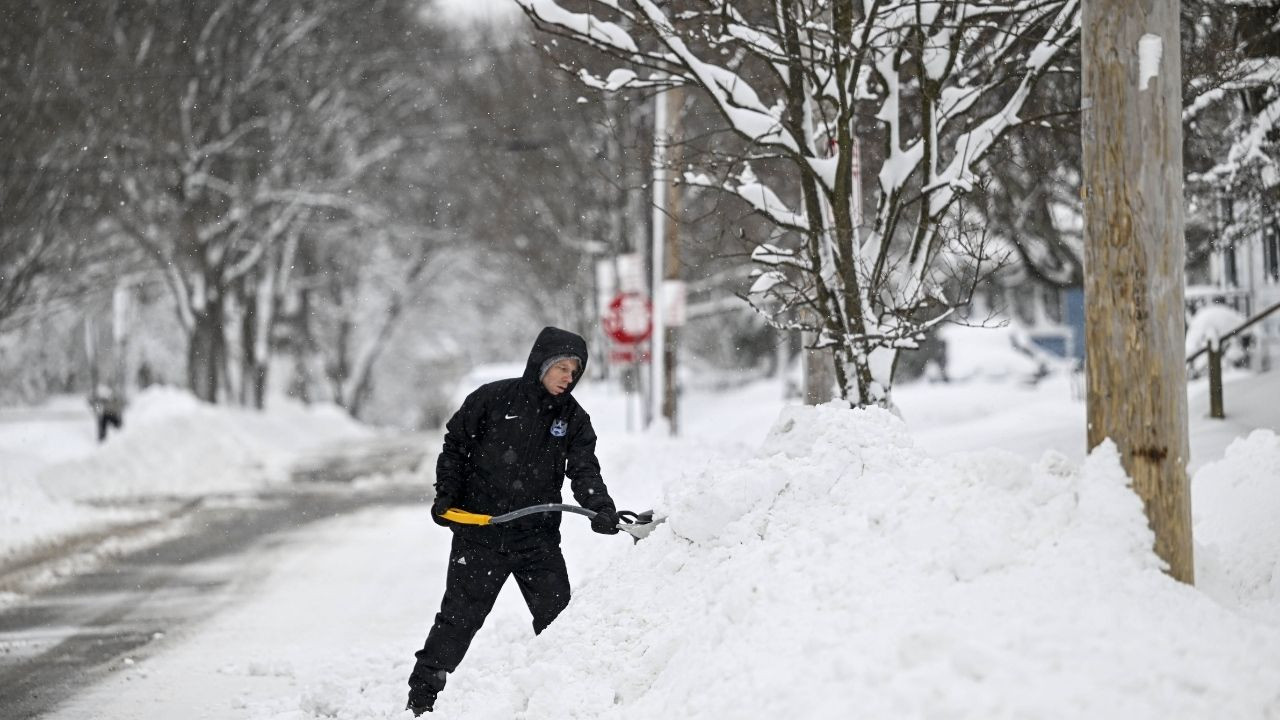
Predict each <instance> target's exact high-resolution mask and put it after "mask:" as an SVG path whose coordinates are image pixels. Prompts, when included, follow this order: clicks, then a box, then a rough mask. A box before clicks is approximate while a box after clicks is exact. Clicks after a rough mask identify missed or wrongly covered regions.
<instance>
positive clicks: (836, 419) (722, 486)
mask: <svg viewBox="0 0 1280 720" xmlns="http://www.w3.org/2000/svg"><path fill="white" fill-rule="evenodd" d="M664 509H665V511H666V512H668V513H669V517H670V519H669V520H668V522H667V523H666V525H664V526H663V527H661V528H660V529H659V530H658V531H657V532H655V533H654V534H653V535H652V536H651V537H650V538H649V539H647V540H645V541H644V542H642V543H640V544H639V545H636V546H635V547H634V548H628V549H627V551H625V552H619V553H618V554H617V555H615V556H614V557H613V563H612V567H607V568H602V569H601V571H600V572H597V573H596V574H595V575H594V576H592V577H590V578H587V579H586V580H585V581H584V582H582V583H581V584H580V585H579V587H578V589H577V590H576V591H575V596H574V598H573V601H572V603H571V604H570V607H569V609H568V610H566V611H565V613H564V614H563V615H562V616H561V618H560V619H559V620H558V621H557V622H556V623H555V624H554V625H553V626H552V627H551V628H550V629H549V630H548V631H547V632H545V633H544V634H543V635H542V636H541V637H540V638H538V639H537V640H532V639H526V640H524V641H519V640H517V639H515V638H513V642H510V643H503V644H502V645H501V646H498V647H494V646H493V645H489V646H488V647H473V648H472V652H471V655H470V656H469V657H468V659H467V661H466V662H464V664H463V667H462V668H461V669H460V670H459V672H458V673H456V674H455V676H454V677H453V678H451V685H450V687H449V688H448V689H447V690H446V691H445V694H444V695H443V696H442V699H441V703H440V705H439V707H438V710H437V714H438V715H439V716H441V717H468V718H510V717H522V718H528V719H530V720H532V719H535V718H649V717H681V718H722V717H769V716H773V715H776V714H786V715H787V716H793V717H805V718H827V717H848V716H849V715H850V713H854V714H856V715H857V716H858V717H869V718H901V717H974V718H985V717H1126V718H1132V717H1165V716H1179V717H1261V716H1266V715H1267V714H1268V713H1273V714H1274V713H1280V690H1277V688H1280V630H1278V629H1277V628H1275V627H1273V626H1270V627H1269V626H1262V627H1260V626H1258V625H1257V624H1256V623H1254V622H1251V621H1249V620H1247V619H1246V618H1243V617H1241V616H1238V615H1236V614H1234V613H1232V612H1230V611H1227V610H1225V609H1223V608H1222V607H1221V606H1219V605H1217V604H1215V603H1214V602H1213V601H1211V600H1209V599H1208V598H1207V597H1206V596H1205V595H1203V594H1201V593H1200V592H1198V591H1196V590H1195V589H1192V588H1188V587H1185V586H1182V585H1179V584H1177V583H1175V582H1173V581H1172V580H1170V579H1168V578H1167V577H1166V576H1164V575H1163V574H1162V573H1161V572H1160V570H1159V567H1158V566H1159V563H1158V560H1157V559H1156V557H1155V556H1154V554H1153V553H1152V552H1151V551H1150V549H1149V548H1150V546H1151V542H1152V536H1151V533H1150V531H1149V530H1148V529H1147V527H1146V522H1145V518H1144V517H1143V515H1142V508H1141V504H1140V502H1139V501H1138V499H1137V497H1136V496H1135V495H1134V494H1133V493H1132V492H1131V491H1130V490H1129V488H1128V487H1127V479H1126V477H1125V475H1124V473H1123V471H1122V469H1121V467H1120V465H1119V462H1118V459H1117V456H1116V453H1115V451H1114V448H1112V447H1110V446H1104V447H1103V448H1101V449H1100V450H1099V451H1097V452H1095V453H1094V454H1093V455H1092V456H1091V457H1089V458H1088V459H1087V461H1086V462H1085V463H1084V465H1083V467H1081V468H1079V469H1076V468H1073V467H1071V466H1070V465H1069V464H1068V463H1067V462H1066V461H1065V460H1064V459H1063V458H1062V457H1061V456H1058V455H1055V454H1047V455H1046V456H1045V458H1044V459H1043V460H1042V461H1040V462H1039V463H1036V464H1034V465H1029V464H1028V463H1026V462H1025V461H1022V460H1019V459H1017V458H1016V457H1014V456H1012V455H1009V454H1006V453H1001V452H984V453H974V454H969V455H963V456H955V457H953V458H951V459H948V460H935V459H931V458H929V457H927V456H926V455H925V453H924V452H922V451H921V450H919V449H917V448H915V447H914V446H913V443H912V440H911V438H910V437H909V436H908V434H907V433H906V431H905V428H904V426H903V425H902V423H901V422H900V421H899V420H897V419H896V418H894V417H893V416H892V415H890V414H888V413H886V412H883V411H878V410H866V411H850V410H848V409H844V408H842V407H840V406H839V405H838V404H835V403H833V404H830V405H827V406H823V407H819V408H788V409H785V410H784V411H783V413H782V415H781V417H780V419H779V421H778V423H777V424H776V425H775V427H774V430H773V432H772V434H771V435H770V437H769V439H768V440H767V441H766V442H765V444H764V447H763V450H762V452H760V453H759V454H758V455H757V456H755V457H752V458H748V459H745V460H742V461H740V462H738V463H737V464H734V465H727V466H722V467H720V468H717V469H714V470H705V471H703V472H702V474H700V475H699V476H697V477H689V478H683V479H681V480H679V481H677V482H673V483H670V484H669V485H668V487H667V502H666V504H665V508H664ZM488 640H489V641H492V638H489V639H488Z"/></svg>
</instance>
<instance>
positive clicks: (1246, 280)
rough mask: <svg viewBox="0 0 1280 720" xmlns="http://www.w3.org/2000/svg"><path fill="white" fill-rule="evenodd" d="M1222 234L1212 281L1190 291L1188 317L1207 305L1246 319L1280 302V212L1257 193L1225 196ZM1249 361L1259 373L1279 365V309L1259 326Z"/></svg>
mask: <svg viewBox="0 0 1280 720" xmlns="http://www.w3.org/2000/svg"><path fill="white" fill-rule="evenodd" d="M1218 227H1220V228H1226V229H1227V231H1226V232H1222V233H1220V234H1219V238H1221V239H1220V241H1219V242H1216V243H1214V247H1213V249H1212V251H1211V253H1210V254H1209V264H1208V282H1206V283H1205V284H1199V285H1190V286H1188V287H1187V291H1186V306H1187V317H1188V318H1191V317H1192V316H1194V315H1195V313H1196V311H1198V310H1199V309H1200V308H1202V307H1204V306H1205V305H1208V304H1213V303H1216V304H1220V305H1225V306H1227V307H1230V308H1232V309H1234V310H1235V311H1237V312H1239V313H1240V314H1241V315H1243V316H1244V317H1246V318H1252V317H1253V316H1254V315H1256V314H1258V313H1261V312H1263V311H1265V310H1266V309H1267V308H1270V307H1271V306H1273V305H1275V304H1276V303H1280V212H1277V209H1275V208H1272V207H1268V205H1267V204H1266V203H1259V202H1258V198H1257V197H1256V196H1252V197H1249V196H1246V197H1245V198H1235V197H1223V198H1222V199H1221V201H1220V203H1219V208H1218ZM1250 335H1251V338H1250V340H1249V342H1248V348H1247V350H1248V353H1247V364H1248V366H1249V367H1250V368H1251V369H1252V370H1254V371H1256V372H1265V371H1268V370H1272V369H1276V368H1280V312H1275V313H1272V314H1271V315H1270V316H1269V317H1267V318H1266V319H1264V320H1262V321H1261V322H1260V323H1258V324H1256V325H1254V326H1253V327H1252V328H1251V332H1250Z"/></svg>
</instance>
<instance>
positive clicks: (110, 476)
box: [40, 388, 370, 500]
mask: <svg viewBox="0 0 1280 720" xmlns="http://www.w3.org/2000/svg"><path fill="white" fill-rule="evenodd" d="M369 433H370V431H369V430H368V429H367V428H365V427H364V426H363V425H360V424H359V423H357V422H356V421H354V420H352V419H351V418H350V417H348V416H347V415H346V414H344V413H343V412H342V411H341V410H340V409H338V408H336V407H332V406H305V405H301V404H298V403H293V402H287V401H285V402H280V403H278V404H277V405H276V406H274V407H272V408H271V409H270V410H269V411H267V412H257V411H255V410H249V409H243V408H234V407H218V406H213V405H207V404H205V403H202V402H200V401H198V400H196V399H195V398H194V397H193V396H192V395H191V394H189V393H187V392H184V391H181V390H177V389H173V388H158V389H150V390H147V391H146V392H144V393H142V394H141V395H140V396H139V397H138V398H137V400H135V401H134V403H133V404H132V405H131V406H130V407H129V409H128V410H127V411H126V413H125V426H124V428H123V430H122V432H120V433H119V434H118V435H115V436H114V437H109V438H108V441H107V442H106V443H104V444H103V446H102V448H101V449H100V450H99V451H98V452H96V453H94V454H93V455H92V456H89V457H85V458H81V459H79V460H74V461H71V462H68V463H62V464H59V465H55V466H52V467H49V468H46V469H45V470H44V471H43V472H42V473H41V474H40V482H41V484H42V485H43V486H45V487H46V488H48V489H49V491H50V493H51V494H53V495H56V496H57V497H60V498H68V499H77V500H84V499H95V500H101V499H116V498H128V497H135V496H140V495H141V496H157V495H159V496H176V497H186V496H196V495H204V494H208V493H211V492H230V491H237V490H245V489H250V488H253V487H257V486H260V485H262V484H264V483H267V482H274V481H281V480H285V479H287V478H286V477H285V473H286V471H287V469H288V465H289V463H290V462H291V461H292V460H293V459H294V457H295V456H296V454H297V453H298V452H299V451H301V450H305V449H307V448H308V447H315V446H318V445H322V444H324V443H326V442H331V441H334V440H340V439H344V438H352V437H364V436H367V435H368V434H369Z"/></svg>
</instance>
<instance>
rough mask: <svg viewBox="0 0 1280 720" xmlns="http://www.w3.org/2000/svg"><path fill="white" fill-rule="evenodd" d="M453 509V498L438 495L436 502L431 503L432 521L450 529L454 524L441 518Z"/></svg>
mask: <svg viewBox="0 0 1280 720" xmlns="http://www.w3.org/2000/svg"><path fill="white" fill-rule="evenodd" d="M451 507H453V498H451V497H449V496H448V495H436V500H435V502H433V503H431V519H432V520H434V521H435V523H436V524H437V525H439V526H441V527H449V526H450V525H452V524H453V523H451V522H449V521H448V520H445V519H444V518H442V517H440V516H441V515H443V514H444V511H445V510H448V509H449V508H451Z"/></svg>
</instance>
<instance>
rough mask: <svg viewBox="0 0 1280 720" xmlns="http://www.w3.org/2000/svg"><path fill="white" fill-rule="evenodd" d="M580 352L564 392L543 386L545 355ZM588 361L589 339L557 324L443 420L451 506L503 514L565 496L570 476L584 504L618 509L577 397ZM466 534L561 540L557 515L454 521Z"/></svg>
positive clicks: (486, 538) (441, 491) (443, 467)
mask: <svg viewBox="0 0 1280 720" xmlns="http://www.w3.org/2000/svg"><path fill="white" fill-rule="evenodd" d="M561 355H576V356H577V357H579V358H581V360H582V363H581V367H579V369H578V372H577V374H576V375H574V378H573V382H572V383H571V384H570V385H569V387H568V389H567V390H566V391H565V392H563V393H561V394H560V395H552V394H551V393H550V392H548V391H547V389H546V388H545V387H543V385H542V379H541V377H539V371H540V370H541V368H542V364H543V363H544V362H546V361H547V360H549V359H551V358H553V357H557V356H561ZM586 366H587V343H586V341H585V340H583V339H582V337H581V336H579V335H576V334H574V333H571V332H569V331H567V330H561V329H559V328H554V327H547V328H543V330H542V332H541V333H539V334H538V339H537V340H536V341H535V342H534V344H533V350H531V351H530V352H529V360H528V362H527V363H526V364H525V369H524V374H523V375H522V376H520V377H518V378H511V379H508V380H498V381H497V382H491V383H488V384H485V385H481V386H480V387H479V388H477V389H476V390H475V391H474V392H472V393H471V394H470V395H468V396H467V399H466V400H465V401H463V403H462V407H461V408H460V409H459V410H458V412H456V413H454V415H453V417H452V418H451V419H450V420H449V422H448V423H447V424H446V425H445V430H446V432H445V436H444V449H443V450H442V451H441V453H440V457H439V459H438V460H437V461H436V494H437V496H438V497H442V498H449V499H450V501H451V502H450V504H451V505H452V506H453V507H457V508H460V509H462V510H466V511H467V512H473V513H482V514H485V515H501V514H502V513H505V512H509V511H511V510H517V509H519V508H522V507H526V506H529V505H539V504H542V503H558V502H562V501H563V498H562V497H561V494H560V493H561V488H562V487H563V485H564V478H565V476H566V475H567V476H568V477H569V479H570V481H571V487H572V489H573V496H574V498H575V499H577V501H578V504H579V505H581V506H583V507H585V508H587V509H589V510H600V509H602V508H606V507H607V508H609V509H610V510H613V509H614V504H613V500H612V499H611V498H610V497H609V491H608V489H607V488H606V487H605V484H604V480H603V479H602V478H601V477H600V462H599V461H598V460H597V459H596V433H595V430H594V429H593V428H592V427H591V418H590V416H588V415H587V413H586V411H585V410H583V409H582V407H581V406H580V405H578V402H577V401H576V400H574V399H573V395H572V394H571V393H572V392H573V388H574V387H575V386H576V385H577V384H578V379H579V378H580V377H582V373H583V371H584V370H585V369H586ZM451 527H452V528H453V531H454V532H455V533H457V534H459V535H463V536H465V537H466V538H467V539H468V540H470V541H473V542H478V543H482V544H485V545H494V546H510V547H512V548H513V549H514V548H518V547H519V546H521V545H525V544H527V543H531V542H540V541H548V540H549V541H552V542H555V541H558V540H559V528H560V514H559V513H538V514H535V515H530V516H528V517H525V518H521V519H519V520H515V521H513V522H510V523H503V524H501V525H489V526H475V525H452V524H451Z"/></svg>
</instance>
